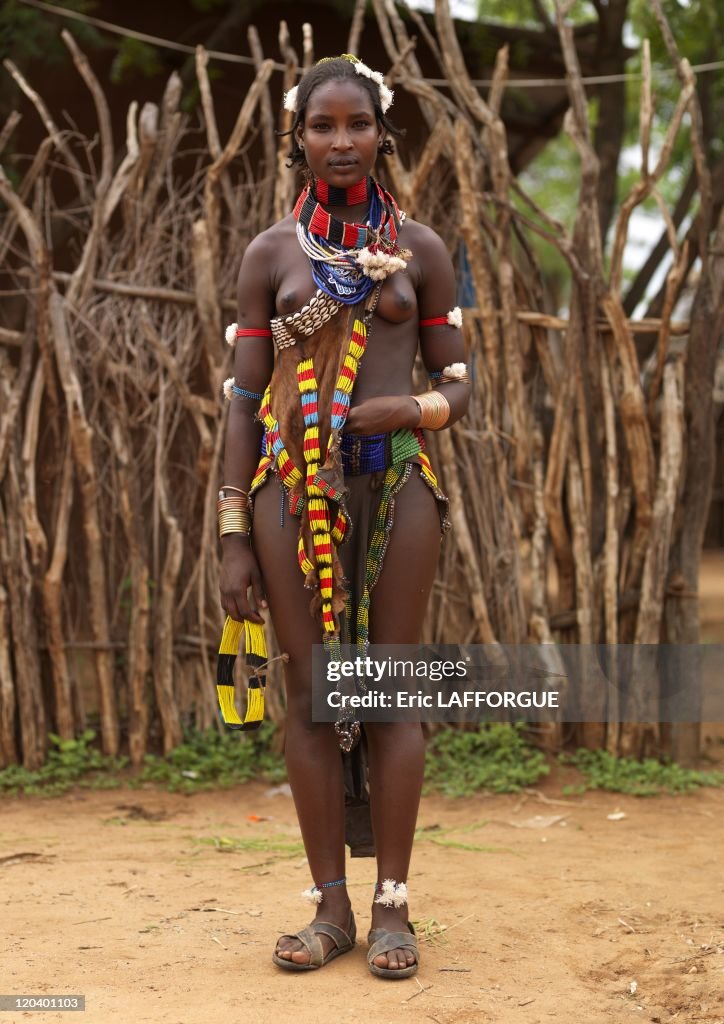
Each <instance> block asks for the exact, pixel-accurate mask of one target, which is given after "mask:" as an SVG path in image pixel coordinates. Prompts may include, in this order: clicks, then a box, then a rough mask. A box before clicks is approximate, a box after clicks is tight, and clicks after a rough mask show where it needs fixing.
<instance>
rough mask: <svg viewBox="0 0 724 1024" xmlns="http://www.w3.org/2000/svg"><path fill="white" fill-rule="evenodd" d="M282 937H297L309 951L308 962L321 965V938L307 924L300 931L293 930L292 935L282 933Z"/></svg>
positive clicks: (322, 956) (322, 957)
mask: <svg viewBox="0 0 724 1024" xmlns="http://www.w3.org/2000/svg"><path fill="white" fill-rule="evenodd" d="M282 938H284V939H299V941H300V942H301V943H302V945H303V946H306V948H307V949H308V951H309V963H310V965H311V966H312V967H321V966H322V964H323V963H324V949H323V948H322V940H321V939H320V938H319V936H318V935H317V934H315V932H314V931H313V930H312V928H311V927H310V926H309V925H307V927H306V928H302V930H301V931H299V932H295V933H294V935H283V936H282Z"/></svg>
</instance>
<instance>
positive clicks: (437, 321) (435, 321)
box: [420, 313, 448, 327]
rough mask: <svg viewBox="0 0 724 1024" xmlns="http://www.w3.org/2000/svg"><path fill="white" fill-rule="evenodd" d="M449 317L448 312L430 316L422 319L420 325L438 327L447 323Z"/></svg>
mask: <svg viewBox="0 0 724 1024" xmlns="http://www.w3.org/2000/svg"><path fill="white" fill-rule="evenodd" d="M447 323H448V318H447V313H446V314H445V315H444V316H430V317H428V318H427V320H421V321H420V327H438V326H440V325H442V324H447Z"/></svg>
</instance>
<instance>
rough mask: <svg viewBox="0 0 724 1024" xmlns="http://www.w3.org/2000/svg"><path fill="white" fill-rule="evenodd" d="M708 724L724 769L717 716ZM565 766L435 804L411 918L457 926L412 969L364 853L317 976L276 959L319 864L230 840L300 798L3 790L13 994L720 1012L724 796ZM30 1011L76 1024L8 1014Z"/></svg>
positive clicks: (207, 1016)
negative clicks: (501, 788)
mask: <svg viewBox="0 0 724 1024" xmlns="http://www.w3.org/2000/svg"><path fill="white" fill-rule="evenodd" d="M704 576H705V578H704V579H703V589H704V591H705V599H704V601H703V606H702V620H703V631H704V627H705V629H706V631H707V635H706V636H705V639H707V640H709V641H711V640H724V626H722V625H721V616H722V608H723V607H724V558H722V559H721V560H720V561H716V560H714V562H713V564H712V562H711V560H710V561H709V562H708V566H707V570H706V573H705V574H704ZM706 734H707V736H709V737H710V742H709V751H710V753H711V754H713V755H714V756H717V757H718V758H719V759H720V761H721V765H720V766H724V741H723V740H722V727H721V726H708V727H707V729H706ZM566 778H567V777H566V775H564V769H560V768H556V769H555V770H554V771H553V773H552V774H551V776H550V777H549V778H548V779H547V780H546V781H545V782H544V783H543V784H541V785H540V786H538V787H536V789H535V790H530V791H526V792H525V793H523V794H520V795H516V796H493V795H480V796H476V797H473V798H468V799H464V800H446V799H442V798H439V797H425V798H423V801H422V806H421V811H420V818H419V826H420V829H421V830H422V831H421V834H420V839H419V841H418V842H417V843H416V845H415V850H414V853H413V863H412V868H411V872H410V906H411V916H412V919H413V920H414V921H417V922H422V921H425V920H427V921H429V920H431V919H434V920H435V921H436V922H438V923H439V924H440V925H442V926H444V930H443V931H442V932H441V933H439V934H438V936H437V937H436V938H434V939H432V940H422V941H421V947H420V948H421V966H420V970H419V972H418V974H417V977H416V978H410V979H406V980H404V981H398V982H388V981H384V980H381V979H378V978H373V977H372V976H371V975H370V974H369V973H368V971H367V968H366V964H365V949H366V942H365V937H366V933H367V929H368V927H369V917H368V912H369V900H370V891H371V888H372V884H373V882H374V879H375V874H374V862H373V861H372V860H369V859H355V860H350V861H348V868H347V874H348V878H349V884H350V894H351V896H352V901H353V904H354V908H355V912H356V916H357V928H358V939H357V947H356V949H355V950H354V951H353V952H352V953H350V954H348V955H346V956H344V957H341V958H339V959H338V960H336V961H334V962H333V963H331V964H330V965H329V966H328V967H326V968H325V969H323V970H321V971H315V972H309V973H300V974H292V973H287V972H282V971H281V970H279V969H277V968H276V967H274V965H273V964H272V962H271V951H272V948H273V946H274V943H275V940H276V937H277V935H278V934H280V933H282V932H287V931H290V930H292V931H296V930H297V929H298V928H300V927H302V926H303V925H304V924H306V923H307V921H308V920H309V917H310V915H309V912H308V908H307V907H306V905H305V904H303V903H302V901H301V900H300V899H299V898H298V894H299V892H300V891H301V890H302V889H303V888H306V887H307V886H308V885H309V884H310V879H309V875H308V871H307V869H306V860H305V859H304V857H303V856H302V855H301V854H300V853H299V851H298V850H297V851H295V852H294V853H293V855H292V856H289V855H288V854H287V855H281V854H280V853H279V852H277V853H271V852H269V851H268V850H264V849H261V848H259V849H255V850H254V849H243V850H241V849H234V848H233V846H231V845H230V844H228V843H226V844H224V843H221V844H217V845H220V849H219V848H217V845H214V842H213V840H214V839H216V840H222V839H224V840H231V839H237V840H238V839H241V840H249V839H257V840H263V841H265V842H267V843H268V842H269V841H273V840H276V841H285V842H299V840H300V834H299V828H298V826H297V824H296V819H295V814H294V807H293V804H292V801H291V799H290V797H289V796H288V795H285V793H283V792H282V793H277V794H276V795H269V787H268V786H266V785H263V784H261V783H253V784H247V785H244V786H239V787H237V788H236V789H234V790H231V791H227V792H216V793H210V794H198V795H195V796H191V797H185V796H179V795H173V794H168V793H164V792H160V791H155V790H153V789H147V790H141V791H130V790H113V791H106V792H90V791H82V790H77V791H74V792H72V793H70V794H68V795H67V796H64V797H62V798H59V799H53V800H51V799H38V798H33V799H24V798H22V799H5V800H3V801H2V802H1V804H0V811H1V813H2V819H1V822H2V824H1V826H0V928H1V934H2V958H1V959H0V975H1V978H0V993H4V994H8V995H10V994H12V995H19V994H23V993H25V994H32V995H38V994H56V995H70V994H84V995H85V997H86V1007H87V1008H86V1011H85V1013H84V1014H83V1016H82V1018H81V1019H82V1020H83V1021H85V1022H87V1024H108V1022H114V1024H115V1022H116V1021H118V1022H121V1021H122V1022H124V1024H125V1022H129V1024H142V1022H150V1024H200V1022H204V1024H217V1022H218V1024H236V1022H244V1024H245V1022H249V1024H271V1022H274V1024H276V1022H277V1021H280V1020H289V1021H293V1022H299V1024H307V1022H310V1024H311V1022H312V1021H314V1022H315V1024H316V1022H322V1024H353V1022H359V1024H397V1022H399V1021H404V1020H408V1021H414V1022H417V1021H421V1022H422V1021H424V1022H427V1021H432V1022H437V1024H468V1022H491V1024H513V1022H515V1024H541V1022H547V1021H551V1020H555V1021H560V1022H562V1024H580V1022H582V1021H586V1022H587V1024H588V1022H590V1024H604V1022H605V1024H626V1022H627V1021H645V1022H653V1024H669V1022H670V1021H677V1022H681V1024H683V1022H687V1024H688V1022H701V1024H724V871H723V870H722V868H723V866H724V863H723V855H722V850H724V789H710V790H703V791H700V792H698V793H696V794H693V795H688V796H678V797H658V798H649V799H637V798H634V797H625V796H619V795H615V794H605V793H589V794H586V795H585V796H580V797H570V798H563V797H561V784H562V783H563V782H565V781H566ZM619 812H623V814H621V813H619ZM611 815H614V817H613V818H611V817H610V816H611ZM258 845H259V847H262V846H263V845H264V844H263V842H260V843H259V844H258ZM225 847H227V849H226V852H224V849H225ZM32 1017H39V1018H40V1019H41V1020H43V1021H46V1022H48V1021H61V1022H62V1021H63V1020H67V1019H68V1018H67V1016H66V1015H65V1014H60V1013H53V1012H42V1013H40V1014H36V1013H19V1012H17V1011H11V1012H6V1013H2V1014H0V1022H3V1024H4V1022H5V1021H7V1022H9V1024H10V1022H15V1024H17V1022H19V1021H21V1020H25V1019H30V1018H32ZM72 1019H74V1018H71V1020H72Z"/></svg>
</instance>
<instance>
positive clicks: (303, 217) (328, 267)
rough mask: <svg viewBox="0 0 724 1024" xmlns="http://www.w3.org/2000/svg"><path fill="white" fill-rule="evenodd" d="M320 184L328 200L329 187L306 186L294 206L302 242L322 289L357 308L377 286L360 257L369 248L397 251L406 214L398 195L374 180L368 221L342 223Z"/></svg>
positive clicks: (370, 179)
mask: <svg viewBox="0 0 724 1024" xmlns="http://www.w3.org/2000/svg"><path fill="white" fill-rule="evenodd" d="M358 185H359V183H358ZM320 186H321V193H322V195H325V194H326V195H327V196H328V197H329V195H330V186H329V185H328V183H327V182H318V184H317V189H316V192H315V188H314V187H313V185H311V184H310V185H307V186H305V188H304V189H303V190H302V192H301V194H300V195H299V198H298V199H297V201H296V203H295V205H294V217H295V219H296V221H297V238H298V239H299V244H300V246H301V247H302V250H303V251H304V253H305V254H306V255H307V257H308V259H309V261H310V264H311V269H312V277H313V278H314V282H315V284H316V285H317V287H318V288H320V289H321V290H322V291H323V292H324V293H325V294H327V295H330V296H331V297H332V298H334V299H337V300H338V301H339V302H343V303H345V305H352V304H353V303H356V302H360V301H361V300H363V299H365V298H366V297H367V296H368V295H369V293H370V292H371V291H372V288H373V287H374V283H375V282H374V279H373V278H372V277H370V275H369V274H366V273H365V271H364V269H363V267H362V266H361V265H360V263H359V262H358V255H359V253H360V252H361V251H362V250H363V249H365V248H366V247H367V246H368V245H370V244H371V245H374V246H376V247H377V248H381V249H383V250H385V251H389V252H390V253H396V252H398V251H399V250H398V248H397V237H398V234H399V230H400V226H401V224H402V222H403V220H404V217H405V215H404V213H401V212H400V210H399V208H398V206H397V203H396V202H395V200H394V197H393V196H392V195H390V193H389V192H387V191H385V189H383V188H382V186H381V185H380V184H379V182H377V181H375V180H374V178H372V177H370V178H369V179H368V192H369V197H370V208H369V213H368V215H367V222H366V223H365V224H357V223H348V222H346V221H341V220H338V219H337V218H336V217H333V216H332V214H330V213H328V212H327V211H326V210H325V209H324V208H323V206H322V205H321V202H320V199H321V195H320ZM354 187H355V188H357V187H358V186H354ZM339 191H340V192H342V191H344V192H345V193H346V192H351V191H352V190H351V189H350V190H341V189H340V190H339ZM322 201H323V200H322ZM340 205H341V204H340Z"/></svg>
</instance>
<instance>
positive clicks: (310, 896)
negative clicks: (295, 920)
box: [302, 875, 347, 904]
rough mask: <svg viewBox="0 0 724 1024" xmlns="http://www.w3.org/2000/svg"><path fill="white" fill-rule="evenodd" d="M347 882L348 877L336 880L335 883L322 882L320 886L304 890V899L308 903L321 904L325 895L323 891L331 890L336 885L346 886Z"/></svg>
mask: <svg viewBox="0 0 724 1024" xmlns="http://www.w3.org/2000/svg"><path fill="white" fill-rule="evenodd" d="M346 881H347V876H346V875H345V877H344V878H335V880H334V881H333V882H320V883H319V885H313V886H312V888H311V889H303V890H302V899H304V900H306V901H307V903H315V904H316V903H321V902H322V900H323V899H324V893H323V892H322V889H331V888H332V887H333V886H335V885H344V884H345V883H346Z"/></svg>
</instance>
